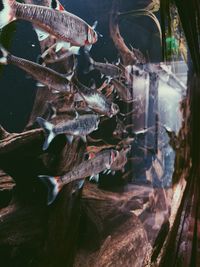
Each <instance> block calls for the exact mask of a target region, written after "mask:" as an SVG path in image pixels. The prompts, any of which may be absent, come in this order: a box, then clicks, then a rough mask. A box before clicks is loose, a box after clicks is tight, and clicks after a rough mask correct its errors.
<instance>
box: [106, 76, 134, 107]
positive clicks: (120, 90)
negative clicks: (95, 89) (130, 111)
mask: <svg viewBox="0 0 200 267" xmlns="http://www.w3.org/2000/svg"><path fill="white" fill-rule="evenodd" d="M111 84H113V85H114V88H115V90H116V92H117V94H118V96H119V98H120V99H121V100H122V101H124V102H127V103H130V102H132V101H133V98H132V95H131V92H130V90H129V88H128V87H127V86H125V85H124V84H123V83H121V82H120V81H118V80H117V79H112V80H111Z"/></svg>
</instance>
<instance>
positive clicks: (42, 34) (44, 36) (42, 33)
mask: <svg viewBox="0 0 200 267" xmlns="http://www.w3.org/2000/svg"><path fill="white" fill-rule="evenodd" d="M35 32H36V33H37V36H38V41H39V42H41V41H44V40H45V39H47V38H48V37H49V33H48V32H45V31H43V30H41V29H40V28H37V27H35Z"/></svg>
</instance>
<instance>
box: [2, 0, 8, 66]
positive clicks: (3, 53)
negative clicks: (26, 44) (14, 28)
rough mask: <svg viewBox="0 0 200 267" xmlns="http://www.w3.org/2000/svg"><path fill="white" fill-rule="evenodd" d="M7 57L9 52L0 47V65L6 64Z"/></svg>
mask: <svg viewBox="0 0 200 267" xmlns="http://www.w3.org/2000/svg"><path fill="white" fill-rule="evenodd" d="M0 1H1V0H0ZM8 55H9V52H8V51H6V49H5V48H3V47H2V46H1V45H0V64H2V65H7V64H8V59H7V57H8Z"/></svg>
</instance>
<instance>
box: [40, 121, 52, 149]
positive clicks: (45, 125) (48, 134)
mask: <svg viewBox="0 0 200 267" xmlns="http://www.w3.org/2000/svg"><path fill="white" fill-rule="evenodd" d="M36 121H37V123H38V124H39V125H40V126H41V127H42V128H43V129H44V131H45V133H46V137H45V141H44V144H43V147H42V149H43V150H46V149H47V148H48V147H49V144H50V143H51V141H52V140H53V139H54V137H55V136H56V135H55V133H54V132H53V128H54V125H53V124H51V123H50V122H48V121H46V120H44V119H43V118H41V117H37V119H36Z"/></svg>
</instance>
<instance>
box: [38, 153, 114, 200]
mask: <svg viewBox="0 0 200 267" xmlns="http://www.w3.org/2000/svg"><path fill="white" fill-rule="evenodd" d="M117 154H118V153H117V151H116V150H114V149H107V150H104V151H101V152H99V153H97V154H96V156H95V157H94V158H92V159H89V160H84V161H83V162H82V163H80V164H79V165H78V166H75V167H74V168H73V169H72V170H71V171H69V172H68V173H66V174H65V175H63V176H59V177H58V176H56V177H53V176H48V175H39V178H40V179H41V180H42V182H44V183H45V185H46V186H47V189H48V197H47V204H48V205H50V204H52V203H53V202H54V201H55V199H56V197H57V195H58V193H59V192H60V190H61V189H62V187H63V186H64V185H66V184H68V183H71V182H73V181H76V180H77V181H78V180H79V188H81V187H82V186H83V184H84V178H86V177H90V180H92V179H94V180H96V181H97V182H98V177H99V174H100V173H101V172H103V171H105V170H109V169H110V166H111V165H112V164H113V162H114V161H115V158H116V156H117ZM80 180H81V181H80Z"/></svg>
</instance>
